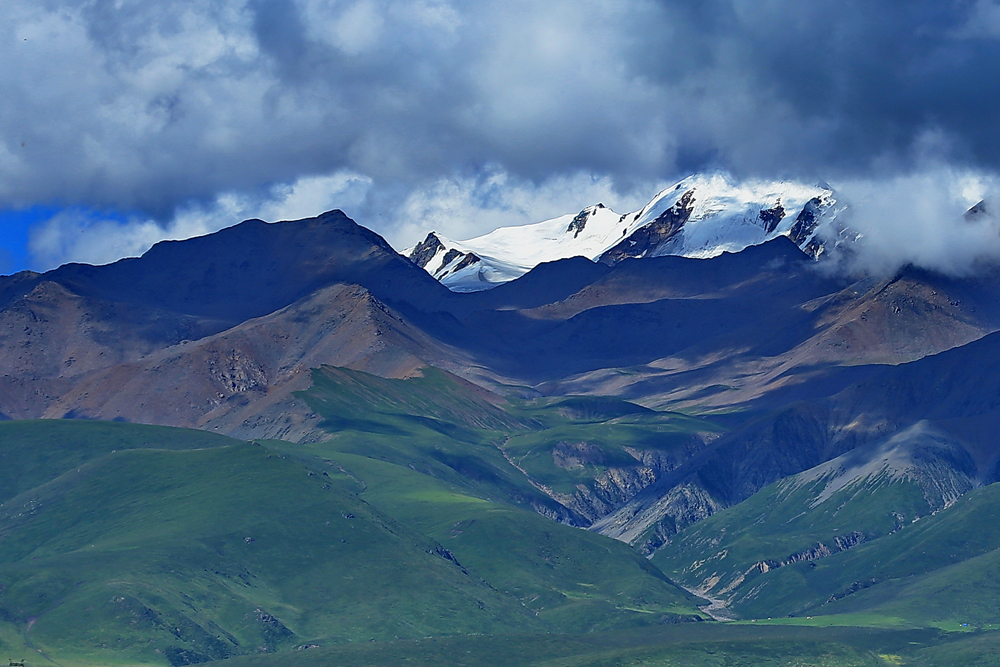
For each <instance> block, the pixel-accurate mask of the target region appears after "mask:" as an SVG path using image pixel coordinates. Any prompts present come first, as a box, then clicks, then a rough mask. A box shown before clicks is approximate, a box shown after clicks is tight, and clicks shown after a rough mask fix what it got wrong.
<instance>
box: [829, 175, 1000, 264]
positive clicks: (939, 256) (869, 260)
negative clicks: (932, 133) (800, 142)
mask: <svg viewBox="0 0 1000 667" xmlns="http://www.w3.org/2000/svg"><path fill="white" fill-rule="evenodd" d="M836 189H837V192H838V198H839V199H840V200H841V201H843V202H845V203H847V204H848V205H849V206H850V210H849V211H848V212H847V214H846V215H845V216H844V220H845V221H846V223H847V224H848V225H849V226H850V227H851V228H852V229H853V230H855V231H857V232H858V233H860V234H861V235H862V238H861V239H860V241H859V243H858V245H857V248H856V250H857V253H856V254H855V255H854V256H852V257H850V258H848V260H847V261H848V266H849V268H851V269H853V270H855V271H858V270H862V271H872V272H876V273H888V272H891V271H895V270H896V269H898V268H899V267H901V266H903V265H906V264H913V265H915V266H919V267H921V268H925V269H931V270H935V271H940V272H943V273H947V274H951V275H966V274H969V273H971V272H973V271H975V270H976V268H977V264H978V263H979V262H982V261H992V262H996V261H1000V215H998V214H1000V210H996V204H995V203H994V204H993V205H992V206H988V208H987V210H988V211H989V215H981V216H976V217H973V218H971V219H967V218H966V217H965V213H966V212H967V211H968V210H969V209H970V208H971V207H973V206H974V205H976V204H977V203H979V202H980V201H982V200H984V199H985V200H987V203H988V204H989V203H991V200H992V199H993V198H994V196H995V194H996V193H1000V179H998V178H997V177H996V176H993V175H990V174H986V173H983V172H977V171H973V170H968V169H957V168H954V167H950V166H948V165H924V166H923V167H922V168H921V169H919V170H915V171H913V172H911V173H908V174H903V175H897V176H893V177H890V178H884V179H874V180H873V179H865V180H856V181H847V182H841V183H839V184H836ZM996 201H997V202H1000V199H997V200H996Z"/></svg>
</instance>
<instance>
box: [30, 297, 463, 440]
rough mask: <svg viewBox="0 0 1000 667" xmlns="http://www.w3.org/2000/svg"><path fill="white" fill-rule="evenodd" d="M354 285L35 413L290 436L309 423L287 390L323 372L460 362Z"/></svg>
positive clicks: (121, 367)
mask: <svg viewBox="0 0 1000 667" xmlns="http://www.w3.org/2000/svg"><path fill="white" fill-rule="evenodd" d="M461 358H462V355H461V353H460V352H458V351H456V350H452V349H448V348H447V347H446V346H444V345H442V344H440V343H438V342H437V341H435V340H434V339H432V338H431V337H429V336H427V335H426V334H425V333H423V332H422V331H420V330H419V329H417V328H415V327H413V326H412V325H411V324H410V323H409V322H407V321H406V320H405V319H404V318H403V317H402V316H400V315H399V314H397V313H395V312H394V311H393V310H392V309H390V308H389V307H388V306H386V305H385V304H383V303H382V302H381V301H379V300H378V299H376V298H375V297H374V296H372V295H371V293H370V292H369V291H368V290H366V289H364V288H362V287H359V286H357V285H343V284H341V285H333V286H331V287H327V288H324V289H321V290H318V291H317V292H315V293H313V294H311V295H309V296H308V297H306V298H305V299H302V300H301V301H298V302H296V303H294V304H292V305H290V306H287V307H285V308H282V309H280V310H278V311H276V312H274V313H271V314H270V315H266V316H264V317H259V318H255V319H252V320H248V321H246V322H244V323H242V324H240V325H238V326H236V327H233V328H232V329H229V330H227V331H224V332H222V333H219V334H215V335H212V336H207V337H205V338H203V339H201V340H198V341H192V342H184V343H181V344H178V345H173V346H170V347H167V348H165V349H163V350H160V351H157V352H155V353H153V354H150V355H148V356H146V357H143V358H142V359H139V360H136V361H130V362H126V363H122V364H118V365H115V366H112V367H110V368H107V369H101V370H98V371H94V372H91V373H88V374H86V375H84V376H83V377H80V378H79V379H77V380H76V382H75V383H74V385H73V387H72V389H71V390H69V391H68V392H66V393H65V394H64V395H62V396H59V397H58V398H57V399H56V400H54V401H52V402H51V404H50V405H48V406H47V408H46V410H45V412H44V413H43V415H42V416H44V417H49V418H58V417H63V416H67V415H68V416H72V417H77V418H80V417H86V418H94V419H124V420H127V421H134V422H143V423H152V424H169V425H173V426H189V427H196V428H204V429H211V430H214V431H218V432H221V433H227V434H230V435H236V436H238V437H258V438H260V437H284V438H291V439H297V438H298V437H303V436H304V435H305V434H306V433H308V432H309V431H310V430H311V426H310V424H311V423H312V421H313V420H314V419H315V417H314V416H313V415H311V413H310V412H309V411H308V409H307V408H306V407H305V405H304V404H301V403H300V402H298V401H296V400H295V399H294V397H292V395H291V394H292V392H295V391H300V390H303V389H307V388H308V387H309V385H310V382H311V380H310V375H309V371H310V369H313V368H317V367H319V366H322V365H332V366H343V367H348V368H353V369H356V370H364V371H367V372H370V373H374V374H377V375H381V376H383V377H406V376H409V375H411V374H413V373H415V372H417V371H418V369H419V368H421V367H424V366H427V365H436V366H443V367H449V366H454V365H456V359H461Z"/></svg>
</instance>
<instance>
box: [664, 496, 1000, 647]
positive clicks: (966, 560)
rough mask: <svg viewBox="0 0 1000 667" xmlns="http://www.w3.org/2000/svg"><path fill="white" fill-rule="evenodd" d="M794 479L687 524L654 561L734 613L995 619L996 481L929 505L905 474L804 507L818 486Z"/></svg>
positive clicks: (998, 553) (920, 622) (998, 555)
mask: <svg viewBox="0 0 1000 667" xmlns="http://www.w3.org/2000/svg"><path fill="white" fill-rule="evenodd" d="M794 479H795V478H791V480H786V481H785V482H780V483H778V484H775V485H772V486H770V487H768V488H766V489H764V490H763V491H761V492H760V493H758V494H756V495H755V496H753V497H752V498H750V499H749V500H747V501H745V502H744V503H741V504H740V505H737V506H735V507H733V508H730V509H728V510H725V511H723V512H720V513H718V514H717V515H715V516H713V517H711V518H710V519H708V520H706V521H703V522H701V523H699V524H697V525H695V526H692V527H691V528H689V529H688V530H687V531H684V532H682V533H681V534H680V535H678V536H677V539H676V540H675V541H674V542H673V543H672V544H670V545H669V546H668V547H666V548H664V549H663V550H662V551H660V552H659V553H657V555H656V556H655V557H654V559H653V561H654V563H656V564H657V565H659V566H660V567H661V568H662V569H663V571H665V572H667V573H668V574H670V575H671V576H673V577H674V578H675V579H677V580H678V581H682V582H685V583H687V584H688V585H692V586H696V587H701V588H704V589H706V590H707V592H709V593H710V594H712V595H715V596H717V597H724V598H726V599H728V600H729V602H730V609H731V611H733V612H735V613H736V614H737V615H738V616H740V617H743V618H764V617H784V616H788V615H792V616H795V617H805V616H811V617H814V618H815V619H816V620H817V622H822V621H820V620H819V618H820V617H824V618H825V617H828V616H831V615H844V619H845V620H844V621H843V622H851V623H876V624H895V625H909V626H929V625H936V626H939V627H946V628H959V627H963V626H967V627H976V626H979V627H983V626H986V627H991V626H994V625H997V624H1000V585H998V584H997V583H996V582H998V581H1000V485H996V484H994V485H990V486H987V487H984V488H981V489H977V490H974V491H971V492H970V493H968V494H966V495H965V496H963V497H961V498H959V499H958V500H956V501H955V502H954V504H952V505H950V506H948V507H946V508H938V510H937V511H932V508H931V507H930V506H929V505H928V503H927V499H926V496H925V495H924V493H923V492H922V490H921V488H920V486H919V485H918V484H917V483H915V482H911V481H905V480H902V481H895V482H892V483H889V482H888V481H886V480H883V482H884V483H882V484H879V483H875V484H869V485H864V484H856V485H851V486H847V487H845V488H843V489H841V490H840V491H838V492H837V493H835V494H833V495H832V496H830V497H829V498H828V499H826V500H824V501H823V502H821V503H819V504H816V505H815V506H814V507H810V504H811V502H814V501H815V498H816V497H817V495H818V493H817V489H816V488H815V487H814V486H810V485H803V486H799V485H796V484H795V483H793V481H792V480H794ZM815 484H818V485H822V484H823V480H818V481H816V482H815ZM852 536H853V537H852ZM848 538H850V539H848Z"/></svg>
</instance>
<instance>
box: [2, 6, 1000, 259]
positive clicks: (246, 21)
mask: <svg viewBox="0 0 1000 667" xmlns="http://www.w3.org/2000/svg"><path fill="white" fill-rule="evenodd" d="M3 13H4V19H5V20H4V21H2V22H0V59H2V61H3V62H4V63H5V66H4V68H3V70H2V72H0V97H2V98H3V99H4V100H5V103H4V104H3V105H0V209H2V208H17V207H24V206H31V205H37V204H46V205H53V204H54V205H57V206H60V207H63V208H64V209H65V210H64V211H63V213H61V214H59V216H57V218H58V220H56V219H53V220H52V221H50V222H49V223H48V224H47V225H46V226H45V227H44V228H43V229H40V230H37V232H36V234H35V237H34V241H33V248H34V249H35V253H36V259H37V262H38V263H39V264H40V265H42V264H46V263H47V262H49V263H50V262H57V261H63V260H65V259H85V258H88V257H96V256H98V255H101V253H102V252H103V253H104V256H105V257H113V256H114V255H115V254H118V253H121V252H133V251H134V250H127V248H133V249H134V248H140V247H141V246H142V245H143V244H146V243H148V242H149V240H150V239H155V238H156V237H161V238H171V237H175V236H177V235H182V234H188V233H189V232H192V231H195V230H202V229H204V230H206V231H207V230H210V229H212V228H218V227H219V226H223V225H224V224H232V223H234V222H236V221H237V220H238V219H240V216H241V215H244V213H246V212H250V213H251V215H258V214H260V217H268V212H270V211H273V212H274V213H277V214H282V215H283V214H284V211H285V209H283V208H282V206H285V205H288V206H291V205H290V204H288V201H290V199H289V197H288V196H286V195H287V193H288V192H290V191H295V192H305V191H306V190H308V189H309V187H319V186H318V185H317V184H323V183H329V189H328V190H326V191H324V192H322V193H321V192H319V190H318V189H317V190H315V191H314V192H315V195H314V197H315V199H314V200H312V201H313V203H312V204H310V206H305V205H303V207H302V209H301V210H302V211H303V214H310V215H311V214H316V213H318V212H320V210H319V209H315V210H308V211H306V209H307V208H310V207H311V206H324V207H325V206H330V207H334V206H336V207H340V208H343V209H345V210H346V211H347V212H348V214H349V215H352V217H355V218H357V219H358V220H359V222H361V223H362V224H365V225H367V226H370V227H372V228H374V229H376V231H379V232H380V233H383V234H385V235H386V236H387V237H389V238H390V240H392V241H393V242H397V243H403V244H405V243H408V242H412V241H413V240H415V239H413V238H412V237H413V235H414V230H416V229H417V227H420V228H421V230H423V229H426V228H428V227H429V226H433V227H437V228H439V229H440V230H441V231H443V232H444V233H446V234H450V235H453V236H462V235H465V236H468V235H472V234H476V233H483V232H485V231H489V229H491V228H492V227H495V226H496V225H497V224H510V223H509V222H507V220H508V219H515V220H519V219H520V218H519V217H518V216H520V215H521V211H522V210H523V209H524V208H526V207H527V206H528V203H529V202H532V203H531V206H536V205H538V206H539V207H540V208H544V207H545V206H544V202H543V199H544V197H545V196H551V197H553V199H552V201H553V202H558V203H559V204H560V206H561V207H560V209H559V210H551V211H546V212H541V211H540V212H538V213H536V214H535V215H533V216H532V217H531V218H530V219H528V220H523V221H524V222H528V221H531V220H537V219H541V218H543V217H546V215H548V214H550V213H551V214H553V215H554V214H558V213H564V212H567V211H572V210H574V209H576V208H579V207H582V206H584V205H587V204H590V203H593V202H594V201H597V200H610V201H605V203H606V204H609V205H612V206H616V207H618V208H623V209H624V208H628V207H629V205H630V204H631V202H632V201H633V199H634V198H635V197H638V196H639V195H638V194H637V193H639V192H642V193H644V196H646V197H648V196H650V195H651V194H652V193H653V192H654V191H655V187H656V185H657V184H659V183H662V182H664V181H668V180H671V179H674V178H678V177H682V176H684V175H686V174H687V173H690V172H694V171H703V170H714V169H725V170H729V171H731V172H733V173H734V174H735V175H736V176H737V177H742V176H762V177H794V178H802V179H806V180H812V179H816V178H823V179H826V180H828V181H830V182H835V181H837V180H838V179H839V180H841V181H844V182H862V181H871V179H875V180H878V179H883V180H884V179H893V178H897V177H900V176H899V175H900V174H903V175H904V176H903V177H905V175H906V174H912V173H916V172H917V171H919V167H914V165H915V163H916V160H917V156H919V155H921V154H923V153H925V152H926V150H927V146H928V142H930V143H932V144H933V146H934V150H935V151H936V152H937V154H938V155H939V157H940V159H941V161H942V163H943V164H946V165H948V166H949V168H954V169H962V170H966V171H969V172H970V173H972V172H974V173H978V174H982V175H984V176H983V177H984V178H986V177H988V175H989V174H992V173H995V172H997V170H1000V133H998V132H997V131H996V128H997V127H1000V104H998V100H997V96H998V93H997V92H996V90H995V86H993V85H992V82H994V81H996V80H998V79H1000V7H998V5H997V3H995V2H992V1H988V0H977V1H971V0H961V1H959V0H944V1H942V0H933V1H932V0H913V1H912V2H907V3H870V2H861V1H850V0H848V1H845V2H837V3H833V2H812V3H802V2H794V1H793V0H773V1H769V2H763V3H762V2H759V1H752V0H689V1H684V0H670V1H667V0H663V1H654V0H574V1H572V2H570V1H568V0H550V1H548V2H544V3H539V2H529V1H527V0H507V1H506V2H502V3H501V2H497V1H496V0H479V1H476V2H472V1H471V0H470V1H462V0H416V1H414V0H405V1H404V0H249V1H245V0H175V1H174V2H170V3H150V2H145V1H142V0H44V1H42V2H38V1H34V0H32V1H29V0H8V2H6V3H4V9H3ZM324 179H328V181H325V180H324ZM348 181H350V182H353V183H354V185H353V186H352V187H351V188H349V189H348V191H341V190H340V189H338V188H340V185H338V184H340V183H342V182H348ZM500 182H502V183H504V184H505V185H506V186H507V187H510V188H512V194H510V195H505V196H501V197H500V198H499V199H496V198H494V199H491V198H490V195H489V192H490V191H491V187H492V186H491V185H490V184H491V183H493V184H496V183H500ZM563 186H565V187H566V188H568V189H565V190H562V189H561V188H562V187H563ZM559 192H566V193H575V196H577V197H578V200H575V201H574V202H573V204H572V205H570V204H569V202H568V200H569V199H570V197H569V196H561V195H558V194H557V193H559ZM300 196H302V197H304V196H305V195H300ZM505 197H506V198H505ZM334 200H336V201H334ZM302 201H304V200H302ZM564 201H566V202H567V203H566V204H565V205H562V202H564ZM421 202H423V203H424V204H426V206H425V207H423V208H422V207H421ZM442 202H445V203H444V204H442ZM463 202H464V203H463ZM449 207H451V208H449ZM549 208H550V209H551V208H553V207H551V206H550V207H549ZM288 210H291V209H288ZM95 211H110V212H111V214H109V215H108V216H101V215H99V214H95V213H94V212H95ZM451 211H454V217H449V215H450V212H451ZM229 215H235V216H236V217H234V218H228V219H226V220H225V221H224V222H223V218H225V217H226V216H229ZM247 217H249V216H247ZM427 221H430V222H431V223H433V224H431V225H427V224H424V223H425V222H427ZM417 223H421V224H417ZM82 236H85V237H88V238H87V239H86V240H85V241H84V240H81V238H82ZM91 237H92V238H91ZM74 239H76V240H74ZM140 240H141V241H140ZM115 244H120V245H115ZM102 245H103V246H105V248H106V250H104V251H101V250H100V247H101V246H102ZM112 246H114V247H116V248H118V249H117V250H116V251H114V252H112V251H111V248H112ZM87 247H90V248H91V249H90V250H87V251H86V252H84V250H83V249H84V248H87ZM76 248H79V249H80V250H79V252H81V253H83V254H79V255H78V254H74V253H76V252H77V250H74V249H76ZM39 268H44V267H42V266H40V267H39Z"/></svg>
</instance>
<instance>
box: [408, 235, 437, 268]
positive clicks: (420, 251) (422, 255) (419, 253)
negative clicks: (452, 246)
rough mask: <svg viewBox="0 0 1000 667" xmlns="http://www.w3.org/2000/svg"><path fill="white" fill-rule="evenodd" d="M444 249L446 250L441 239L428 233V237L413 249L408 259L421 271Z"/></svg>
mask: <svg viewBox="0 0 1000 667" xmlns="http://www.w3.org/2000/svg"><path fill="white" fill-rule="evenodd" d="M442 248H444V245H442V243H441V239H439V238H438V237H437V234H435V233H434V232H428V234H427V237H426V238H425V239H424V240H423V241H421V242H420V243H418V244H417V245H415V246H414V247H413V250H412V251H411V252H410V254H409V255H408V257H409V258H410V261H411V262H413V263H414V264H416V265H417V266H419V267H420V268H421V269H426V268H427V264H428V263H429V262H430V261H431V259H433V258H434V255H436V254H437V253H438V251H439V250H441V249H442Z"/></svg>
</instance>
